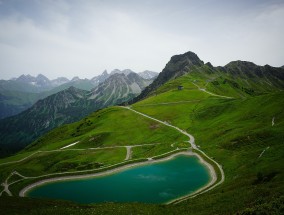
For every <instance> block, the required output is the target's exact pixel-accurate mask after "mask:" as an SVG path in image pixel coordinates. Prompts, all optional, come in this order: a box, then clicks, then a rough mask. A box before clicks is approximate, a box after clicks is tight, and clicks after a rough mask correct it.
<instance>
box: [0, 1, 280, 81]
mask: <svg viewBox="0 0 284 215" xmlns="http://www.w3.org/2000/svg"><path fill="white" fill-rule="evenodd" d="M282 2H283V1H273V0H272V1H262V0H257V1H256V0H250V1H221V0H218V1H217V0H203V1H197V0H171V1H170V0H151V1H150V0H149V1H147V0H145V1H130V0H121V1H100V0H97V1H75V0H74V1H70V0H69V1H67V0H66V1H64V0H61V1H58V0H57V1H55V0H26V1H21V0H9V1H8V0H7V1H3V0H2V1H0V29H1V30H0V71H1V73H0V74H1V75H0V79H8V78H11V77H15V76H19V75H21V74H23V73H24V74H28V73H29V74H32V75H36V74H38V73H42V74H44V75H46V76H47V77H49V78H55V77H58V76H66V77H68V78H71V77H73V76H76V75H79V76H80V77H82V78H85V77H86V78H91V77H93V76H95V75H97V74H99V73H101V72H102V71H103V70H104V69H108V70H112V69H115V68H119V69H125V68H130V69H132V70H134V71H137V72H139V71H143V70H146V69H148V70H154V71H158V72H160V71H161V70H162V69H163V67H164V66H165V64H166V63H167V62H168V60H169V59H170V57H171V56H172V55H175V54H181V53H184V52H186V51H194V52H195V53H196V54H197V55H198V56H199V57H200V58H201V59H202V60H204V61H210V62H212V64H213V65H216V66H217V65H225V64H226V63H228V62H230V61H232V60H249V61H253V62H255V63H257V64H260V65H264V64H270V65H272V66H282V65H284V62H283V59H284V43H283V38H284V4H283V3H282Z"/></svg>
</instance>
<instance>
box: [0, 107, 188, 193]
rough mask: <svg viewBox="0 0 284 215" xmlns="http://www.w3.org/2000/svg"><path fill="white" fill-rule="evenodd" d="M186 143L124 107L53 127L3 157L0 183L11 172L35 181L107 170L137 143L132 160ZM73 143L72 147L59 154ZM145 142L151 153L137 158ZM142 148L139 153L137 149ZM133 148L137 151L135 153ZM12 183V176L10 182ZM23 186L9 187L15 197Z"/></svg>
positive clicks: (174, 133) (171, 131)
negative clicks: (60, 175) (12, 154)
mask: <svg viewBox="0 0 284 215" xmlns="http://www.w3.org/2000/svg"><path fill="white" fill-rule="evenodd" d="M184 140H187V138H186V137H185V136H182V135H180V134H179V132H178V131H176V130H175V129H172V128H169V127H167V126H165V125H161V124H159V123H158V122H155V121H153V120H150V119H147V118H145V117H143V116H140V115H138V114H136V113H134V112H132V111H129V110H127V109H124V108H121V107H110V108H106V109H103V110H99V111H96V112H94V113H93V114H91V115H89V116H88V117H86V118H84V119H82V120H81V121H79V122H76V123H72V124H67V125H64V126H62V127H59V128H57V129H54V130H52V131H51V132H49V133H48V134H46V135H44V136H42V137H41V138H39V139H38V140H36V141H35V142H34V143H32V144H31V145H30V146H28V148H26V149H25V150H23V151H21V152H20V153H18V154H16V155H14V156H11V157H8V158H5V159H1V160H0V166H1V172H0V180H1V181H2V182H3V181H5V179H6V178H7V177H8V176H9V175H10V173H11V172H13V171H17V172H19V173H20V174H22V175H24V176H28V177H33V176H41V175H45V174H53V173H61V172H76V171H82V170H96V169H100V168H107V167H109V166H111V165H114V164H118V163H123V162H125V158H126V148H125V147H123V146H134V145H135V147H134V148H135V150H134V148H133V152H132V155H133V159H145V158H147V157H154V156H157V155H160V154H163V153H166V152H170V151H172V150H174V149H173V148H172V147H171V144H172V143H178V144H181V143H182V142H183V141H184ZM77 141H79V142H78V143H77V144H76V145H74V146H72V147H68V148H66V149H62V150H60V149H61V148H62V147H64V146H68V145H69V144H72V143H74V142H77ZM145 144H152V145H151V149H152V150H151V153H150V154H149V153H148V154H141V151H143V145H145ZM136 145H139V146H136ZM140 145H141V146H140ZM111 147H113V148H111ZM140 147H141V148H142V149H140V150H139V148H140ZM136 150H138V151H139V152H137V153H136ZM136 154H137V155H136ZM22 159H24V160H22ZM21 160H22V161H21ZM7 162H12V163H7ZM130 162H132V160H130ZM5 163H7V164H5ZM13 177H14V176H13ZM50 177H52V176H50ZM13 181H15V180H13V179H12V178H11V180H9V181H8V182H9V183H10V182H13ZM25 184H27V181H24V182H23V184H22V185H21V182H19V183H17V184H16V185H15V186H16V188H13V187H14V185H13V186H11V187H12V188H11V189H12V190H14V191H16V192H14V193H15V194H16V193H17V192H18V191H19V189H21V187H23V186H24V185H25Z"/></svg>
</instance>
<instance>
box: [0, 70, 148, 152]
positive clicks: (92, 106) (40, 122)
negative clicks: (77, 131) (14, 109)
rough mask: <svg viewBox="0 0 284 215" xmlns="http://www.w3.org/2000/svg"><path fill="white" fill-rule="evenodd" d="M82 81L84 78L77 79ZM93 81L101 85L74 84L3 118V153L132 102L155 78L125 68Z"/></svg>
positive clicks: (0, 123) (0, 125)
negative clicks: (67, 125) (76, 122)
mask: <svg viewBox="0 0 284 215" xmlns="http://www.w3.org/2000/svg"><path fill="white" fill-rule="evenodd" d="M106 77H107V78H106ZM105 78H106V79H105ZM104 79H105V80H104ZM78 81H82V80H80V79H79V80H75V82H78ZM89 81H96V82H97V83H99V84H98V85H97V86H96V87H94V88H93V89H92V90H90V91H87V90H82V89H78V88H75V87H74V86H70V87H69V88H67V89H64V90H62V91H59V92H57V93H55V94H52V95H50V96H48V97H46V98H44V99H41V100H39V101H38V102H36V103H35V104H34V105H32V106H31V107H30V108H29V109H27V110H25V111H23V112H21V113H19V114H18V115H15V116H11V117H8V118H5V119H2V120H0V138H1V144H0V156H3V155H7V154H11V153H13V152H16V151H19V150H21V149H23V148H24V147H25V146H26V145H27V144H29V143H31V142H32V141H33V140H35V139H36V138H37V137H39V136H40V135H42V134H44V133H46V132H47V131H49V130H51V129H52V128H55V127H57V126H60V125H62V124H66V123H71V122H74V121H77V120H79V119H81V118H83V117H84V116H87V115H88V114H90V113H91V112H93V111H96V110H98V109H101V108H104V107H107V106H110V105H114V104H119V103H122V102H127V101H129V100H130V99H132V98H134V97H136V96H137V95H139V94H140V93H141V91H142V90H143V89H145V87H146V86H148V85H149V84H150V83H152V81H153V79H144V78H142V77H141V76H139V75H138V74H137V73H134V72H132V71H131V70H123V71H120V72H114V73H113V74H112V75H109V74H108V73H107V72H104V73H103V74H102V75H100V76H97V78H94V79H93V80H89ZM70 83H72V81H71V82H67V83H65V84H64V87H65V86H68V84H70ZM59 87H62V85H61V86H59ZM64 87H63V88H64Z"/></svg>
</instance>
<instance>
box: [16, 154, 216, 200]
mask: <svg viewBox="0 0 284 215" xmlns="http://www.w3.org/2000/svg"><path fill="white" fill-rule="evenodd" d="M179 155H186V156H196V157H197V158H198V160H199V161H200V163H201V164H203V165H204V166H206V168H207V171H208V173H209V175H210V181H209V182H208V183H207V184H206V185H205V186H202V187H201V188H199V189H198V190H196V191H195V192H193V193H191V194H189V195H186V196H182V197H179V198H177V199H174V200H171V201H169V202H166V203H164V204H170V203H172V202H175V201H177V200H179V199H183V198H185V197H187V196H192V195H195V194H197V193H199V192H201V191H203V190H205V189H207V188H208V187H210V186H211V185H212V184H214V183H215V182H216V180H217V176H216V173H215V170H214V168H213V166H212V165H211V164H209V163H208V162H206V161H205V160H204V159H203V158H202V157H201V156H200V155H199V154H197V153H195V152H191V151H186V152H178V153H176V154H172V155H170V156H168V157H165V158H161V159H158V160H148V161H145V162H142V163H132V164H126V165H125V166H121V167H117V168H114V169H110V170H106V171H103V172H99V173H92V174H86V175H73V176H62V177H55V178H49V179H44V180H40V181H38V182H35V183H32V184H30V185H28V186H26V187H24V188H23V189H22V190H21V191H20V192H19V196H20V197H25V196H27V195H26V194H27V193H28V192H29V191H31V190H32V189H34V188H35V187H38V186H42V185H44V184H47V183H53V182H57V181H67V180H76V179H77V180H80V179H86V178H94V177H103V176H107V175H111V174H115V173H117V172H121V171H123V170H126V169H130V168H132V167H138V166H144V165H149V164H150V165H151V164H155V163H160V162H164V161H168V160H171V159H173V158H175V157H176V156H179Z"/></svg>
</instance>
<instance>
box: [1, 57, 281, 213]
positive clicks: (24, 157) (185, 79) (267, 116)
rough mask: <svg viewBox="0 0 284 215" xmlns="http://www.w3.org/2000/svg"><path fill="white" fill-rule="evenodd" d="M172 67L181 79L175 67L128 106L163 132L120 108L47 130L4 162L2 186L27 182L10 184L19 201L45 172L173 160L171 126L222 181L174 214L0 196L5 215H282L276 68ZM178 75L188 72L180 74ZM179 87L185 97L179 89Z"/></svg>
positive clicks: (178, 143)
mask: <svg viewBox="0 0 284 215" xmlns="http://www.w3.org/2000/svg"><path fill="white" fill-rule="evenodd" d="M172 59H173V58H172ZM195 59H196V58H195ZM190 62H191V63H192V62H194V61H193V60H191V61H190ZM196 62H198V63H200V62H201V61H196ZM174 63H175V64H177V65H179V66H178V67H174V68H176V69H177V70H178V71H177V74H178V75H174V74H173V73H174V68H173V70H171V71H172V72H171V77H170V78H166V79H167V80H166V79H163V81H161V82H156V83H161V84H158V85H155V84H154V83H155V82H153V84H154V85H152V87H153V86H154V87H153V88H151V87H150V88H151V90H149V89H150V88H148V89H146V91H144V92H146V93H144V94H143V92H142V95H144V96H143V98H144V99H143V100H142V97H139V98H138V99H137V100H139V102H136V103H134V104H132V105H131V108H132V110H136V111H139V112H140V113H143V114H146V115H148V116H151V117H154V118H155V119H158V120H160V121H161V122H165V123H166V124H163V123H159V122H158V121H154V120H151V119H149V118H146V117H143V116H142V115H139V114H136V113H134V112H133V111H131V110H128V109H125V108H122V107H111V108H106V109H102V110H99V111H96V112H94V113H93V114H91V115H89V116H88V117H85V118H84V119H82V120H80V121H78V122H76V123H72V124H68V125H64V126H62V127H59V128H56V129H54V130H52V131H50V132H49V133H47V134H46V135H44V136H42V137H40V138H39V139H37V140H36V141H34V142H33V144H31V145H30V146H29V147H28V148H25V149H24V150H23V151H21V152H20V153H18V154H16V155H14V156H11V157H9V158H5V159H1V160H0V162H1V163H0V165H1V181H3V182H4V181H5V180H6V179H7V177H9V175H10V174H11V172H13V171H17V172H18V173H20V174H22V175H24V176H26V177H27V178H24V179H23V178H21V177H20V176H19V175H17V174H13V175H11V177H10V178H9V180H8V182H9V183H13V182H14V181H17V180H19V179H21V180H20V181H19V182H18V183H15V184H12V185H10V187H9V189H10V191H11V192H12V194H13V195H16V194H17V193H18V192H19V191H20V190H21V188H23V187H24V186H25V185H28V184H29V183H31V182H34V181H37V180H39V179H40V178H41V175H44V174H47V173H48V174H53V175H49V176H42V177H43V178H44V177H52V176H53V177H54V176H55V175H56V174H59V173H62V172H63V174H64V172H66V171H74V172H75V171H81V170H84V171H93V172H96V171H102V170H106V169H109V168H113V167H116V166H117V165H125V164H126V163H129V162H141V161H144V160H147V159H149V158H155V157H159V156H161V155H163V156H164V155H165V153H174V152H176V151H175V149H176V148H177V147H178V148H180V150H183V148H188V147H189V144H188V142H184V141H185V140H187V139H186V137H185V136H184V135H181V133H180V132H178V131H177V130H176V129H173V128H172V127H170V126H171V125H173V126H177V127H178V128H180V129H181V130H184V131H186V132H188V133H190V134H192V135H193V136H194V137H195V143H196V145H197V146H198V148H199V149H201V150H203V151H204V152H205V153H206V154H207V155H208V156H210V157H211V158H212V159H213V160H215V161H216V162H218V163H219V164H221V165H222V168H223V170H224V173H225V181H224V182H223V183H222V184H221V185H219V186H217V187H215V188H214V189H212V190H211V191H209V192H207V193H204V194H202V195H199V196H197V197H195V198H189V199H185V200H184V201H181V202H180V203H178V204H171V205H153V204H142V203H129V204H120V203H105V204H93V205H77V204H73V203H68V202H63V201H49V200H33V199H29V198H24V199H18V198H12V197H9V198H8V197H1V198H2V199H1V201H0V202H1V204H2V205H0V207H1V209H2V211H3V212H5V213H7V214H9V213H21V212H22V213H25V212H27V211H29V213H30V214H36V213H38V212H40V213H42V214H49V213H54V214H60V213H70V214H71V213H72V214H282V213H283V212H284V201H283V200H284V193H283V190H284V183H283V181H284V172H283V169H284V168H283V167H284V166H283V163H284V162H283V159H284V158H283V155H284V147H283V143H284V132H283V131H284V110H283V106H284V93H283V91H282V90H283V69H279V68H272V67H270V66H264V67H259V66H256V65H254V64H251V63H247V62H239V61H238V62H232V63H230V64H228V65H227V66H225V69H224V68H220V67H216V68H215V67H212V66H211V65H210V64H201V63H200V65H191V66H189V67H190V68H189V67H188V58H185V59H184V58H182V60H181V62H179V61H178V60H176V59H175V60H174ZM168 65H170V64H168ZM168 65H167V66H168ZM172 66H173V65H172ZM183 66H184V67H183ZM180 69H182V71H188V70H187V69H190V71H189V72H182V74H181V73H180V71H181V70H180ZM167 71H169V70H167ZM160 75H161V74H160ZM160 75H159V77H160ZM159 77H158V79H159ZM162 77H164V76H162ZM160 80H161V79H160ZM162 82H164V83H162ZM150 86H151V85H150ZM178 86H183V88H182V89H181V90H179V89H178ZM146 97H147V98H146ZM133 125H135V126H133ZM167 125H169V126H167ZM70 144H73V145H70ZM126 146H132V156H131V157H130V158H129V159H126V152H127V150H126ZM64 147H67V148H64ZM91 148H93V149H91ZM93 154H96V155H97V156H92V155H93ZM94 158H95V159H94ZM215 170H216V169H215ZM83 173H84V172H83ZM83 173H81V174H83ZM77 174H78V173H77ZM31 176H34V177H39V178H29V177H31ZM35 203H36V204H37V205H39V206H38V207H37V208H35V207H32V205H33V204H35ZM55 206H56V207H55Z"/></svg>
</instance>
